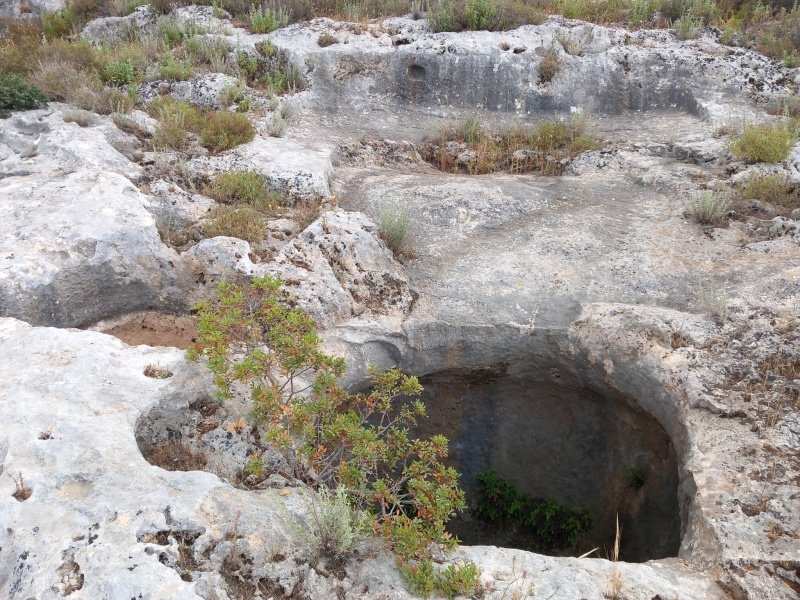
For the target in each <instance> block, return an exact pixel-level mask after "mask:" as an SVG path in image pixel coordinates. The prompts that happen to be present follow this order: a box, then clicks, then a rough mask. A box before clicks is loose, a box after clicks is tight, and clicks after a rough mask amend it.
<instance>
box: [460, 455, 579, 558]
mask: <svg viewBox="0 0 800 600" xmlns="http://www.w3.org/2000/svg"><path fill="white" fill-rule="evenodd" d="M476 515H477V516H478V517H480V518H483V519H486V520H488V521H491V522H495V523H497V524H498V525H503V526H508V525H510V526H523V527H525V528H527V529H528V530H529V531H530V532H531V533H532V534H533V535H534V536H535V538H536V540H537V542H538V543H539V544H540V545H541V547H542V548H544V549H547V550H553V549H563V548H569V547H575V546H576V545H577V543H578V539H579V538H580V536H581V534H583V533H585V532H587V531H589V530H590V529H591V527H592V518H591V516H590V515H589V513H588V512H587V511H586V510H585V509H582V508H569V507H566V506H563V505H560V504H558V503H557V502H555V500H553V499H551V498H532V497H531V496H529V495H528V494H524V493H522V492H520V491H518V490H517V487H516V486H515V485H514V484H513V483H511V482H510V481H508V480H506V479H503V478H502V477H500V476H499V475H498V474H497V473H496V472H495V471H493V470H490V471H486V472H484V473H480V474H479V475H478V508H477V510H476Z"/></svg>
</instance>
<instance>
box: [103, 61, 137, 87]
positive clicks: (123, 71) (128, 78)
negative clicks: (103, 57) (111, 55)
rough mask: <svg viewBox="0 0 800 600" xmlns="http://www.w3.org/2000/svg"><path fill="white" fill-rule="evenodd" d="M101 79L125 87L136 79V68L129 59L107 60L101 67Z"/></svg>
mask: <svg viewBox="0 0 800 600" xmlns="http://www.w3.org/2000/svg"><path fill="white" fill-rule="evenodd" d="M102 79H103V81H105V82H107V83H110V84H111V85H115V86H117V87H125V86H127V85H129V84H131V83H134V82H135V81H136V68H135V67H134V65H133V61H132V60H131V59H127V60H109V61H108V62H106V64H105V66H104V67H103V73H102Z"/></svg>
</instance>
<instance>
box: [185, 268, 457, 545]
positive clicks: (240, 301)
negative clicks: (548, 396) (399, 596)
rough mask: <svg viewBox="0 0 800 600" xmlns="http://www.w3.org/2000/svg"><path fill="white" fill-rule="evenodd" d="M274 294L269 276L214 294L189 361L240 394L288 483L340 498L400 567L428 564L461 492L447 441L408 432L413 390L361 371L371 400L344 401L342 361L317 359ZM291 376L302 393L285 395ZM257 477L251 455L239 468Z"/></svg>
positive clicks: (312, 335) (305, 327)
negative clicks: (361, 515)
mask: <svg viewBox="0 0 800 600" xmlns="http://www.w3.org/2000/svg"><path fill="white" fill-rule="evenodd" d="M281 287H282V282H281V281H280V280H278V279H273V278H271V277H263V278H256V279H254V280H253V284H252V285H251V286H250V287H247V288H245V287H242V286H238V285H234V284H229V283H222V284H220V285H219V287H218V291H217V297H216V300H215V301H214V302H213V303H211V304H208V303H204V304H200V305H198V306H197V307H195V309H196V311H197V312H198V314H199V324H198V329H199V332H200V333H199V335H198V338H197V342H196V343H195V345H194V346H193V347H192V349H191V351H190V357H194V358H197V357H199V356H203V357H205V358H206V359H207V362H206V364H207V365H208V367H209V369H211V371H212V373H213V375H214V379H215V382H216V384H217V394H218V396H219V397H220V398H222V399H225V398H230V397H231V392H232V386H233V385H234V384H236V385H239V384H246V385H248V386H249V388H250V391H251V399H252V403H253V407H254V408H253V411H252V415H253V418H254V419H255V420H256V423H257V424H258V427H260V428H261V430H262V431H264V439H265V441H266V442H268V443H269V444H272V445H274V446H275V447H276V448H277V449H278V450H279V451H280V452H281V453H282V454H283V457H284V459H285V460H286V464H287V465H288V469H289V471H288V473H286V475H288V476H290V477H292V478H294V479H296V480H297V481H301V482H304V483H305V484H306V485H308V486H310V487H315V488H320V487H322V486H325V487H328V488H339V487H341V488H343V489H344V490H346V491H347V497H348V499H349V501H350V503H351V506H353V507H354V508H355V509H356V510H359V511H366V510H368V511H369V512H370V513H371V514H372V518H373V520H372V527H373V529H374V531H375V532H376V533H377V534H379V535H381V536H382V537H384V538H385V539H386V541H387V542H388V544H389V547H390V548H391V549H393V550H394V551H395V552H396V553H397V554H398V555H399V556H400V557H401V559H402V560H404V561H411V560H424V559H430V558H431V557H432V554H431V545H435V546H437V547H439V548H440V549H442V550H447V549H450V548H452V547H453V546H454V545H455V543H456V540H454V538H452V536H450V535H449V534H447V533H446V531H445V524H446V523H447V521H448V520H449V519H450V518H451V517H452V516H453V515H454V514H455V513H456V512H457V511H459V510H461V509H462V508H463V506H464V494H463V492H462V491H461V490H460V489H459V488H458V474H457V473H456V471H455V470H454V469H452V468H450V467H446V466H445V465H443V464H442V462H441V461H442V459H443V458H444V457H445V456H447V453H448V450H447V447H448V444H447V439H446V438H444V437H443V436H440V435H436V436H433V437H431V438H428V439H419V438H415V437H413V436H412V435H410V434H409V431H410V429H411V428H413V427H414V426H416V425H417V424H418V423H419V422H420V420H422V419H424V418H426V412H425V407H424V405H423V404H422V402H421V401H420V400H418V399H413V398H415V397H417V396H418V395H419V394H420V392H421V389H422V388H421V387H420V385H419V382H418V381H417V380H416V378H414V377H407V376H405V375H403V374H402V373H400V372H399V371H397V370H396V369H393V370H389V371H379V370H377V369H374V368H371V369H369V375H370V377H371V378H372V384H373V385H372V389H371V391H370V392H367V393H362V394H356V395H351V394H348V393H347V392H345V391H344V390H343V389H342V388H341V387H339V385H338V383H337V381H338V379H339V378H340V377H341V376H342V375H343V374H344V372H345V367H346V365H345V362H344V360H343V359H341V358H337V357H334V356H331V355H327V354H324V353H323V352H322V351H321V350H320V349H319V343H320V339H319V337H318V336H317V332H316V325H315V323H314V320H313V319H312V318H311V317H310V316H309V315H308V314H307V313H306V312H305V311H304V310H303V309H302V308H299V307H297V306H296V302H295V301H293V300H292V298H291V297H290V295H289V294H288V293H286V292H285V291H282V289H281ZM275 374H280V377H279V378H278V379H276V378H275V377H274V375H275ZM299 374H304V377H305V378H307V379H308V383H309V385H308V386H307V387H306V386H305V385H304V386H303V387H299V386H296V385H283V382H285V381H290V382H295V381H297V379H296V378H297V376H298V375H299ZM401 398H402V399H403V401H402V402H401ZM264 467H265V464H264V463H263V462H262V459H261V458H260V457H258V456H253V457H251V461H250V463H249V465H248V469H249V470H251V471H253V472H259V471H260V470H262V469H263V468H264ZM312 473H313V475H312Z"/></svg>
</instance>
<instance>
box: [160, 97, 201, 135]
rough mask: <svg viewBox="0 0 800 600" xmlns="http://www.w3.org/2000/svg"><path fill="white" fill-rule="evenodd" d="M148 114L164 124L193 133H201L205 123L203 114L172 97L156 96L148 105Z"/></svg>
mask: <svg viewBox="0 0 800 600" xmlns="http://www.w3.org/2000/svg"><path fill="white" fill-rule="evenodd" d="M147 112H148V114H149V115H150V116H151V117H153V118H155V119H158V120H159V121H161V122H162V123H163V122H172V123H175V124H178V125H180V126H181V127H183V129H185V130H186V131H190V132H192V133H200V131H201V130H202V128H203V124H204V123H205V119H204V117H203V114H202V113H201V112H200V111H199V110H198V109H197V108H195V107H194V106H192V105H191V104H189V103H188V102H181V101H178V100H176V99H175V98H173V97H172V96H156V97H155V98H153V99H152V100H151V101H150V103H149V104H148V105H147Z"/></svg>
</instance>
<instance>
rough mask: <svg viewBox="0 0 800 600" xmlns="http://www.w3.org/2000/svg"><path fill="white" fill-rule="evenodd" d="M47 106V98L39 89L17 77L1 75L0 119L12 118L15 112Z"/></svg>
mask: <svg viewBox="0 0 800 600" xmlns="http://www.w3.org/2000/svg"><path fill="white" fill-rule="evenodd" d="M45 104H47V97H46V96H45V95H44V92H42V90H40V89H39V88H38V87H36V86H35V85H32V84H29V83H25V81H23V80H22V79H21V78H20V77H18V76H17V75H4V74H0V118H2V119H5V118H6V117H8V116H10V115H11V111H13V110H32V109H34V108H39V107H41V106H44V105H45Z"/></svg>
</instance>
